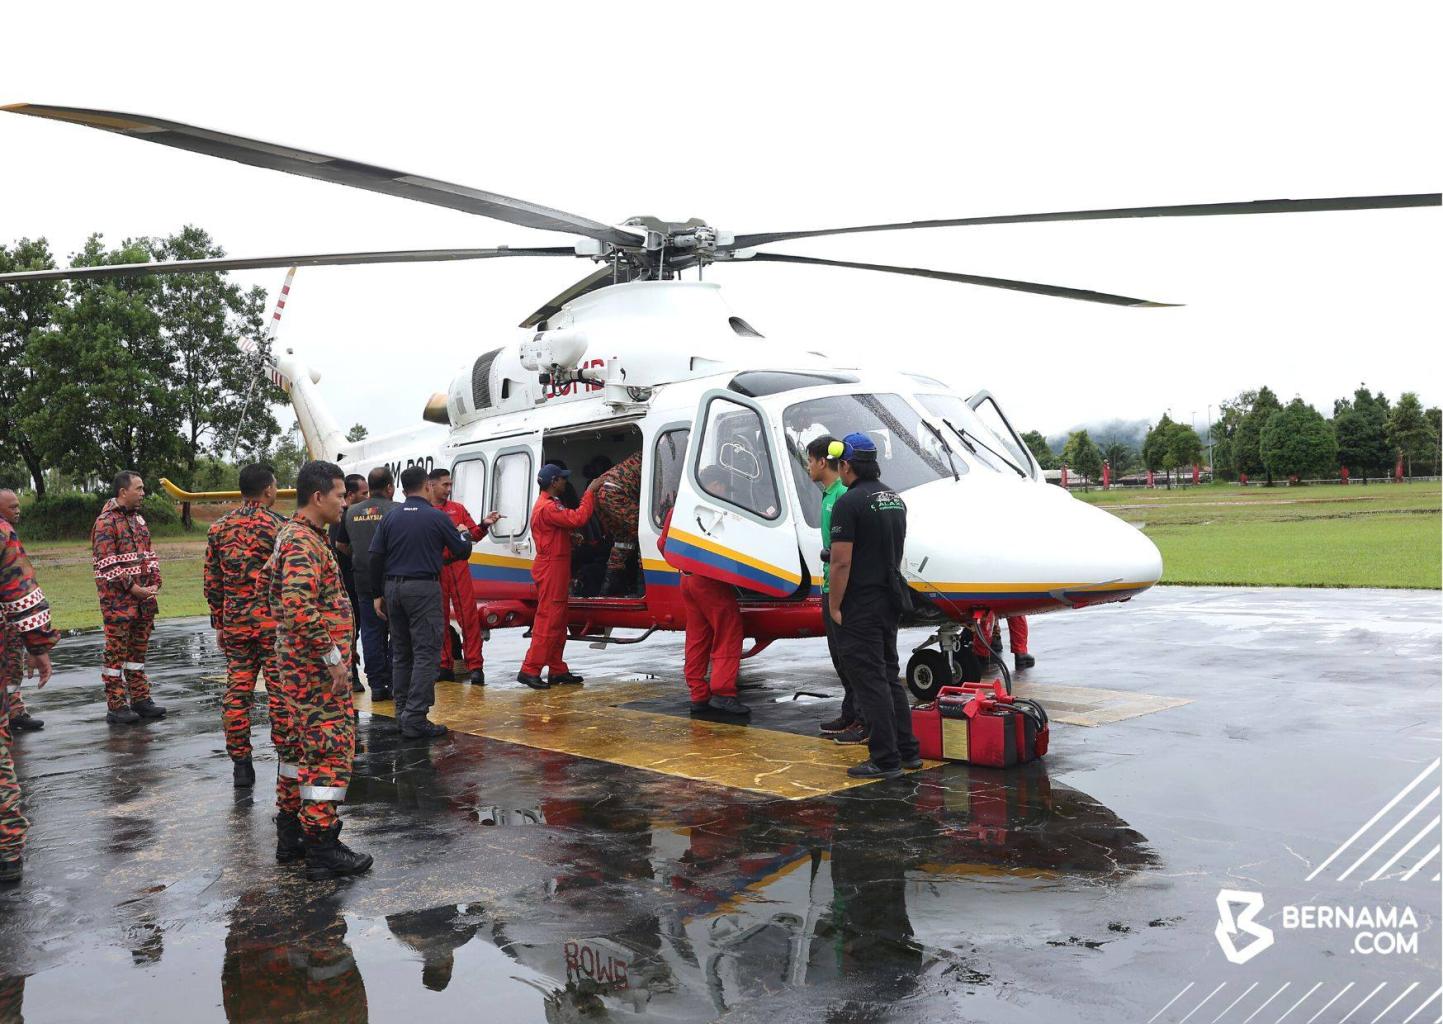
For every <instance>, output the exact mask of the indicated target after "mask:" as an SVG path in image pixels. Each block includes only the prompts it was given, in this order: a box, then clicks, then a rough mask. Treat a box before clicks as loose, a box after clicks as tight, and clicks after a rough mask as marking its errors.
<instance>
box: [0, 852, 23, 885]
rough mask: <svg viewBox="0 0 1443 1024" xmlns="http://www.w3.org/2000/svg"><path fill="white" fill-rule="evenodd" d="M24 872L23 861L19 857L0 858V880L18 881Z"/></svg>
mask: <svg viewBox="0 0 1443 1024" xmlns="http://www.w3.org/2000/svg"><path fill="white" fill-rule="evenodd" d="M24 873H25V862H24V861H23V860H21V859H20V858H19V857H16V858H15V859H14V860H0V882H18V881H20V876H21V875H23V874H24Z"/></svg>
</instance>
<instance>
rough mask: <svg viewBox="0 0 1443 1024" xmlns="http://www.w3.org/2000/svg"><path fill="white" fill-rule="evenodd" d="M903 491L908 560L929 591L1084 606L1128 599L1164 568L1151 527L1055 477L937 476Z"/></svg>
mask: <svg viewBox="0 0 1443 1024" xmlns="http://www.w3.org/2000/svg"><path fill="white" fill-rule="evenodd" d="M974 482H975V481H974ZM903 499H904V500H905V501H906V503H907V552H906V564H905V568H906V570H907V574H908V576H909V577H911V578H912V580H913V581H914V582H916V583H918V584H920V585H921V587H922V589H923V592H924V593H926V592H929V591H930V592H932V593H933V594H934V595H935V596H942V595H945V596H947V597H948V598H950V599H951V600H953V601H957V602H962V601H967V602H975V603H978V604H987V603H991V602H996V601H1000V600H1006V599H1013V600H1023V601H1026V600H1036V601H1037V602H1038V604H1039V605H1044V606H1045V605H1051V606H1053V607H1055V606H1056V605H1057V604H1064V605H1072V606H1081V605H1086V604H1098V603H1103V602H1107V601H1119V600H1124V599H1125V598H1128V597H1131V596H1132V595H1134V594H1138V593H1141V592H1142V591H1144V590H1146V589H1148V588H1149V587H1151V586H1153V585H1154V584H1155V583H1157V581H1158V580H1159V579H1161V578H1162V555H1161V553H1159V551H1158V550H1157V546H1156V545H1155V544H1153V542H1152V541H1151V540H1150V539H1149V538H1148V537H1147V536H1146V535H1145V534H1144V533H1143V532H1142V531H1141V530H1138V529H1136V528H1135V527H1133V526H1131V525H1129V524H1128V523H1125V522H1124V521H1122V520H1121V519H1119V518H1117V517H1116V516H1114V515H1112V514H1111V513H1109V512H1105V511H1103V510H1102V509H1100V508H1097V507H1095V506H1093V505H1089V504H1087V503H1086V502H1084V501H1081V500H1079V499H1076V498H1074V497H1072V496H1071V495H1070V494H1068V493H1067V492H1066V491H1063V490H1062V489H1061V488H1058V487H1055V486H1051V485H1042V484H1034V483H1025V482H1022V481H1018V482H1016V483H1011V482H1010V481H1009V482H1005V483H999V484H996V485H993V486H987V487H976V488H973V487H969V486H968V482H966V481H964V482H963V483H962V484H955V483H953V482H952V481H937V482H936V483H933V484H928V485H926V486H923V487H919V488H916V489H915V490H910V491H908V492H907V493H906V494H904V495H903Z"/></svg>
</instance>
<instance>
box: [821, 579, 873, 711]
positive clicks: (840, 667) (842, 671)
mask: <svg viewBox="0 0 1443 1024" xmlns="http://www.w3.org/2000/svg"><path fill="white" fill-rule="evenodd" d="M822 625H823V626H824V627H825V631H826V635H827V653H828V654H830V655H831V656H832V668H834V669H836V672H837V678H838V679H840V680H841V681H842V715H841V718H842V721H844V722H862V721H864V719H863V718H862V716H861V714H860V713H859V712H858V710H857V691H856V688H855V687H854V686H852V683H851V680H849V679H848V678H847V664H846V662H845V661H844V660H843V659H842V651H841V643H840V641H838V639H837V631H838V630H839V629H841V627H840V626H838V625H837V622H836V620H835V619H833V618H832V611H831V609H830V608H829V607H828V606H827V595H826V594H823V595H822Z"/></svg>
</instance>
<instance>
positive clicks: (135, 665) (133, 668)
mask: <svg viewBox="0 0 1443 1024" xmlns="http://www.w3.org/2000/svg"><path fill="white" fill-rule="evenodd" d="M125 671H127V672H144V671H145V662H143V661H127V662H126V663H125Z"/></svg>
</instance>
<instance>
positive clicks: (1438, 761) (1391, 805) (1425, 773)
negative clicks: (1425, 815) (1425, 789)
mask: <svg viewBox="0 0 1443 1024" xmlns="http://www.w3.org/2000/svg"><path fill="white" fill-rule="evenodd" d="M1439 764H1443V758H1438V759H1435V760H1434V761H1433V763H1432V764H1430V765H1429V766H1428V767H1427V768H1424V769H1423V770H1422V771H1421V772H1419V773H1418V777H1417V778H1415V779H1414V780H1413V781H1412V782H1410V783H1408V785H1406V786H1404V787H1403V789H1402V791H1401V792H1399V794H1398V795H1397V796H1395V797H1394V798H1393V799H1391V800H1389V801H1388V803H1387V805H1386V806H1384V808H1383V809H1382V810H1381V811H1379V812H1378V813H1377V814H1375V815H1373V816H1372V817H1371V818H1369V819H1368V820H1367V822H1365V823H1364V825H1363V827H1362V828H1360V829H1358V831H1356V832H1354V833H1353V834H1352V835H1351V836H1349V837H1348V841H1347V842H1346V843H1344V844H1343V845H1342V846H1340V847H1338V848H1337V849H1336V850H1334V851H1333V852H1332V853H1330V854H1328V859H1327V860H1325V861H1323V863H1321V864H1319V865H1318V866H1317V867H1315V868H1314V869H1313V872H1312V874H1310V875H1308V877H1307V879H1306V881H1309V882H1311V881H1312V880H1313V879H1314V878H1316V877H1317V876H1318V874H1319V872H1321V871H1322V870H1323V869H1324V868H1325V867H1327V866H1328V865H1329V864H1331V863H1333V861H1334V859H1335V858H1337V856H1338V855H1339V854H1340V853H1342V852H1343V851H1344V850H1346V849H1347V848H1348V847H1350V846H1352V845H1353V843H1355V842H1356V841H1357V839H1358V837H1359V836H1361V835H1362V834H1363V833H1364V832H1366V831H1368V829H1370V828H1372V827H1373V826H1374V825H1376V824H1377V823H1378V821H1379V819H1380V818H1382V817H1383V815H1385V814H1387V813H1388V812H1389V811H1391V810H1392V809H1393V808H1394V807H1396V806H1398V804H1399V803H1401V802H1402V800H1403V798H1404V797H1405V796H1407V795H1408V794H1409V793H1411V792H1413V790H1414V789H1416V788H1417V787H1418V784H1419V783H1420V782H1422V781H1423V780H1424V779H1426V778H1428V776H1430V775H1432V774H1433V773H1434V772H1435V771H1437V770H1438V765H1439Z"/></svg>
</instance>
